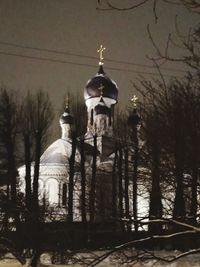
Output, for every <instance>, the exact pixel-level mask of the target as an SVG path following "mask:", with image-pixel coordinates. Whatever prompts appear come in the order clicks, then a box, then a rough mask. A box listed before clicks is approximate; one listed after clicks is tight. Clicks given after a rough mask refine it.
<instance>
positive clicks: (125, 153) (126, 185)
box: [124, 149, 130, 219]
mask: <svg viewBox="0 0 200 267" xmlns="http://www.w3.org/2000/svg"><path fill="white" fill-rule="evenodd" d="M128 170H129V165H128V149H125V150H124V184H125V186H124V189H125V190H124V191H125V192H124V193H125V214H126V218H127V219H128V218H129V217H130V215H129V190H128V188H129V176H128Z"/></svg>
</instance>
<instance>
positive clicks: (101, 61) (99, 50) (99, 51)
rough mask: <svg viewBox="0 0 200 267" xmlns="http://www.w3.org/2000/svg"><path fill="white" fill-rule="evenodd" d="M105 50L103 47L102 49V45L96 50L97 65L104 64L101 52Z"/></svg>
mask: <svg viewBox="0 0 200 267" xmlns="http://www.w3.org/2000/svg"><path fill="white" fill-rule="evenodd" d="M105 50H106V48H105V47H103V45H100V48H99V49H98V50H97V53H99V65H100V66H101V65H103V64H104V62H103V60H104V57H103V52H104V51H105Z"/></svg>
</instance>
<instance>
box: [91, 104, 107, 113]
mask: <svg viewBox="0 0 200 267" xmlns="http://www.w3.org/2000/svg"><path fill="white" fill-rule="evenodd" d="M94 110H95V113H96V115H99V114H104V115H109V114H110V109H109V108H108V107H106V106H105V105H100V104H99V105H97V106H96V107H95V108H94Z"/></svg>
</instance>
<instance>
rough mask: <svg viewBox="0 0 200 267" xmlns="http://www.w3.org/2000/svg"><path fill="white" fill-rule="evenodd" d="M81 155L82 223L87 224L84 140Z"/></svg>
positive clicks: (81, 145)
mask: <svg viewBox="0 0 200 267" xmlns="http://www.w3.org/2000/svg"><path fill="white" fill-rule="evenodd" d="M80 154H81V217H82V222H86V199H85V187H86V178H85V149H84V138H82V139H81V143H80Z"/></svg>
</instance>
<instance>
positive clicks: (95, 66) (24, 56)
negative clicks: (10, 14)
mask: <svg viewBox="0 0 200 267" xmlns="http://www.w3.org/2000/svg"><path fill="white" fill-rule="evenodd" d="M0 55H5V56H14V57H20V58H27V59H30V60H39V61H48V62H52V63H62V64H70V65H77V66H83V67H91V68H97V65H92V64H86V63H78V62H72V61H67V60H60V59H53V58H47V57H39V56H29V55H23V54H19V53H10V52H5V51H0ZM106 69H109V70H114V71H122V72H130V73H136V74H140V75H154V76H160V74H159V73H155V72H154V73H153V72H145V71H136V70H131V69H123V68H114V67H106ZM163 76H166V77H175V75H169V74H163Z"/></svg>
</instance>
